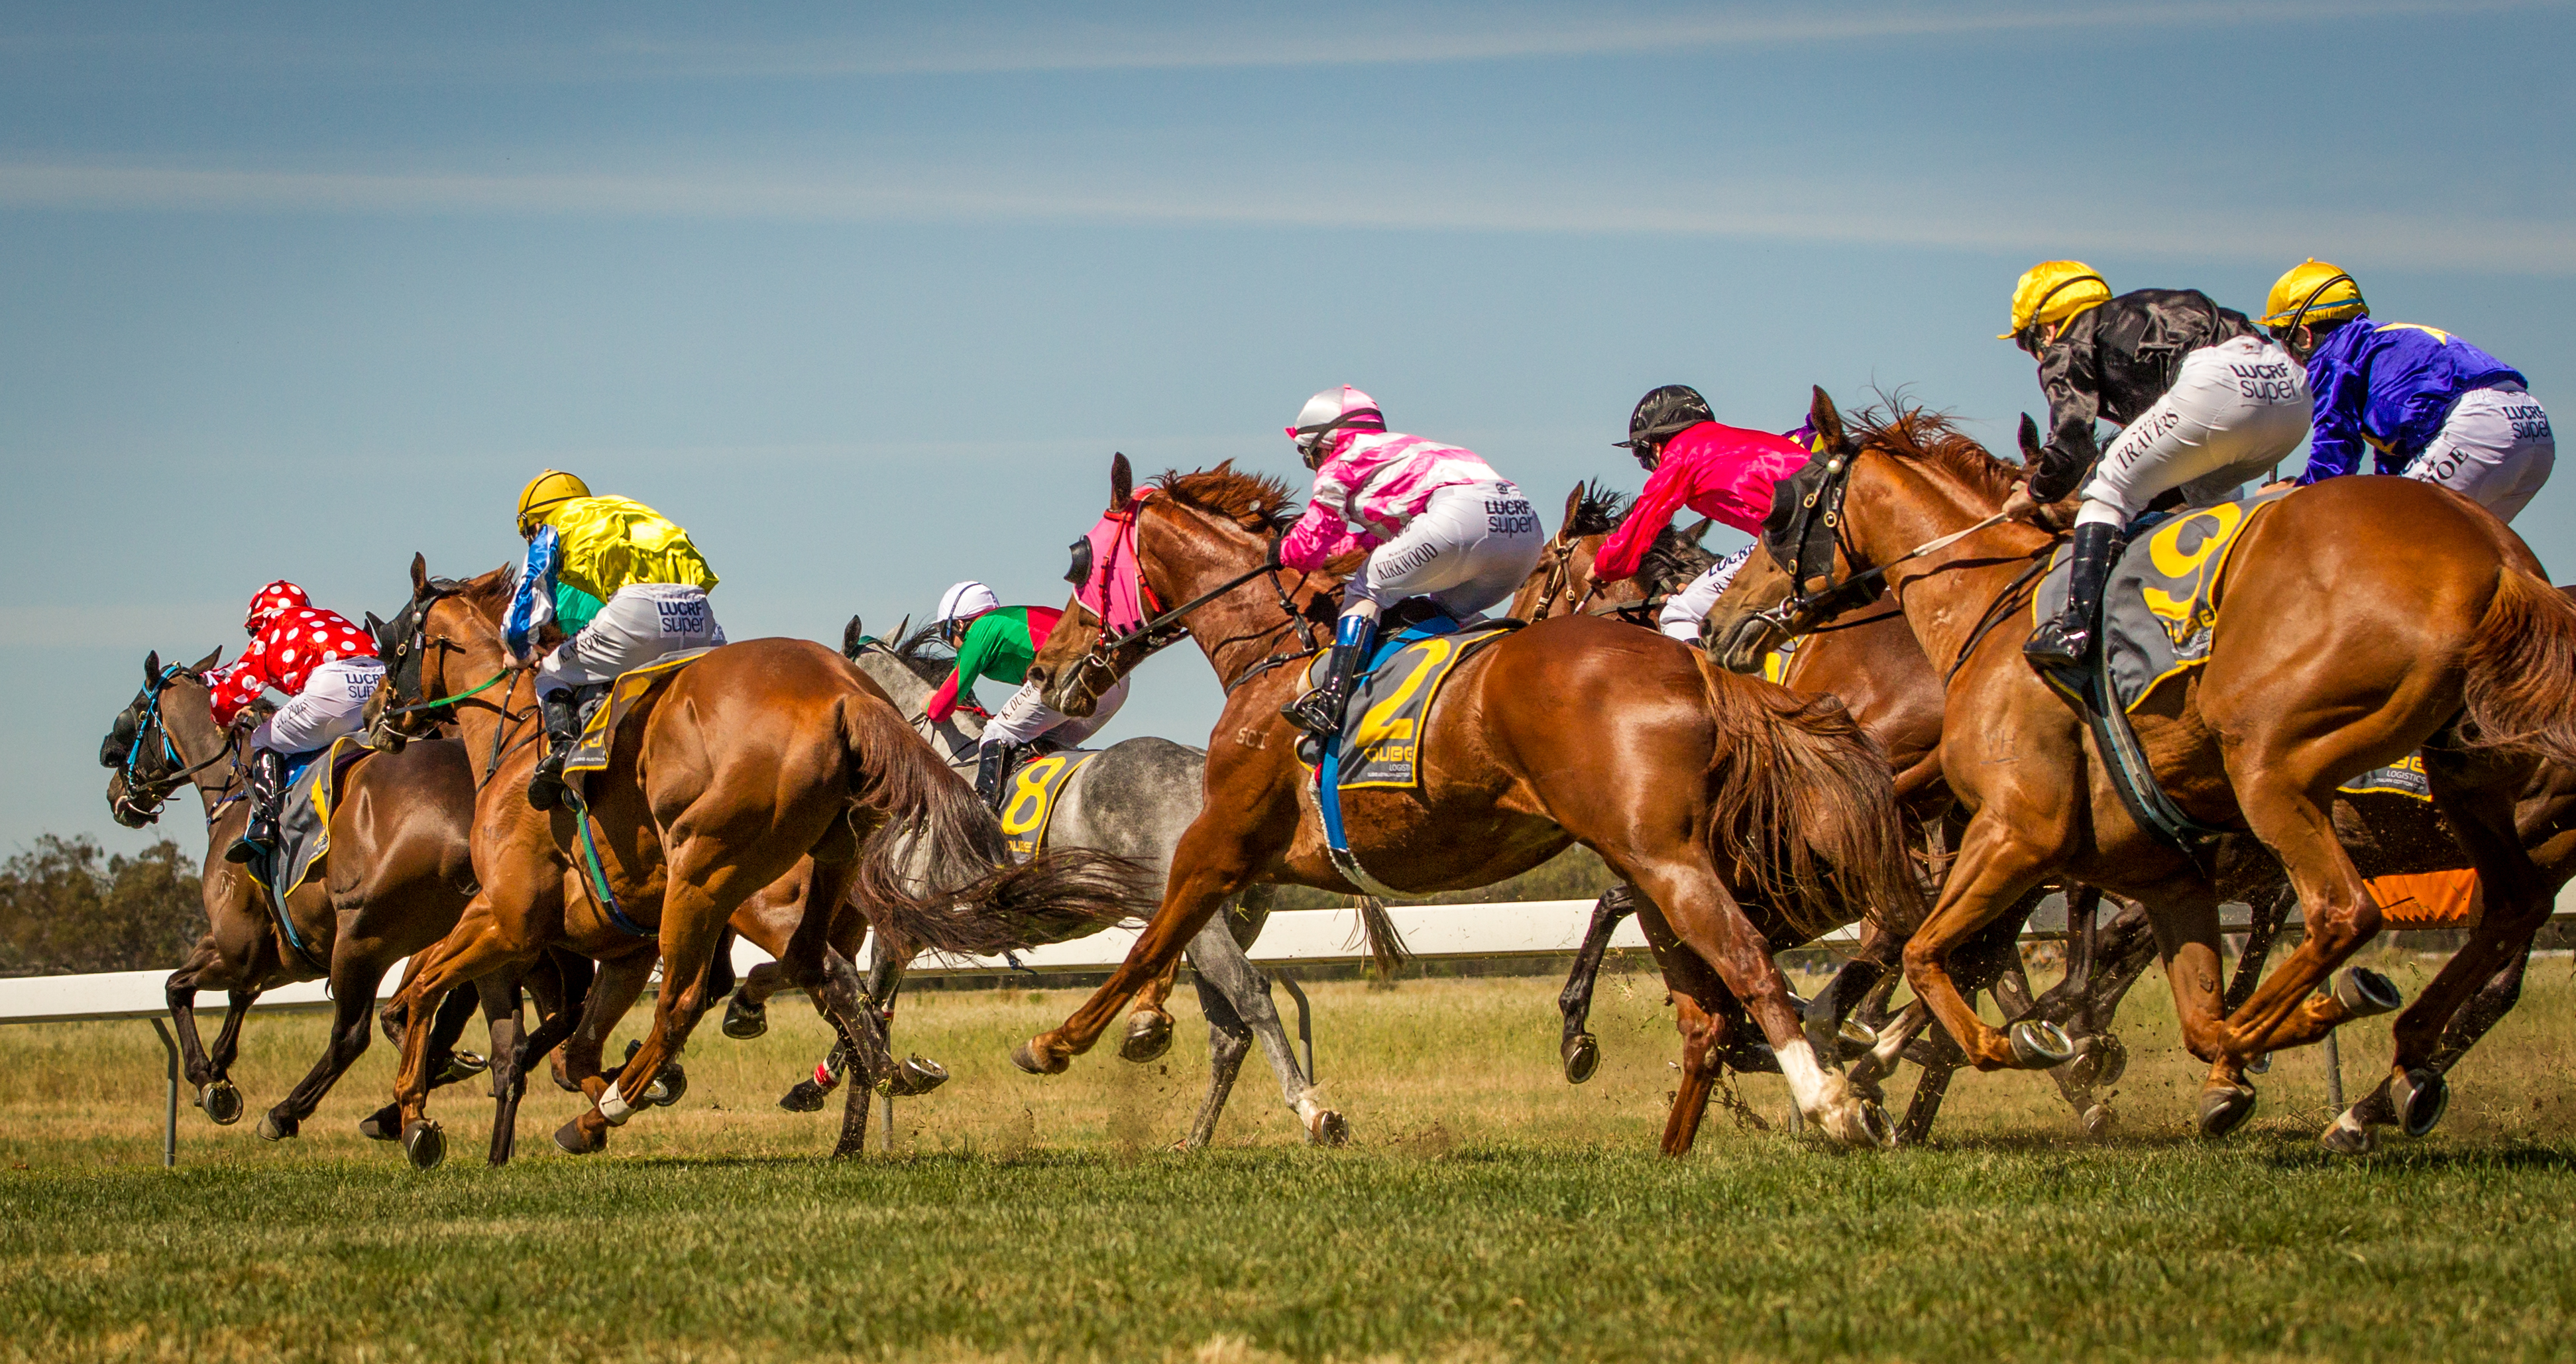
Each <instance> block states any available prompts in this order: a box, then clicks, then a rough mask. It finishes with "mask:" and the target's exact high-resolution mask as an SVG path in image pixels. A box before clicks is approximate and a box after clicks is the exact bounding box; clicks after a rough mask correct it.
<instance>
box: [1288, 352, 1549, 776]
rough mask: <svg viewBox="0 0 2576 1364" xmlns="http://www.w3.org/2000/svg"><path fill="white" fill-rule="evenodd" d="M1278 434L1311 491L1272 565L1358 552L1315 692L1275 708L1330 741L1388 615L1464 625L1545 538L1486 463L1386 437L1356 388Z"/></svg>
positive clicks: (1329, 397)
mask: <svg viewBox="0 0 2576 1364" xmlns="http://www.w3.org/2000/svg"><path fill="white" fill-rule="evenodd" d="M1288 435H1289V437H1290V438H1291V439H1292V440H1294V441H1296V443H1297V453H1298V454H1300V455H1301V456H1303V457H1304V458H1305V461H1306V467H1307V468H1309V469H1312V470H1314V471H1315V491H1314V496H1313V498H1312V499H1311V500H1310V501H1309V503H1308V505H1307V507H1306V514H1305V515H1304V516H1302V517H1300V518H1298V521H1297V524H1296V525H1295V526H1293V527H1290V528H1289V531H1288V533H1287V534H1286V535H1284V536H1281V537H1280V538H1279V540H1278V542H1277V546H1276V548H1275V551H1274V552H1275V553H1276V554H1277V556H1278V560H1279V562H1280V563H1281V564H1282V565H1284V566H1285V567H1288V568H1293V569H1296V570H1297V571H1299V572H1301V573H1313V572H1318V571H1320V570H1322V569H1323V568H1324V566H1325V565H1326V564H1329V563H1331V562H1332V561H1333V560H1334V559H1335V558H1337V557H1339V556H1341V555H1343V554H1345V553H1348V552H1350V551H1351V550H1354V549H1366V550H1367V551H1368V559H1367V561H1366V562H1364V563H1362V564H1361V565H1360V567H1359V568H1358V569H1357V570H1356V571H1354V572H1353V573H1352V574H1351V576H1350V579H1349V580H1348V581H1347V582H1345V583H1344V584H1343V586H1342V614H1341V619H1340V620H1338V621H1337V622H1335V624H1334V629H1333V653H1332V658H1331V660H1330V662H1329V663H1327V665H1326V666H1325V670H1324V680H1323V684H1322V685H1320V686H1318V687H1316V688H1315V690H1313V691H1311V692H1308V693H1307V694H1306V695H1304V696H1302V697H1299V698H1298V699H1297V700H1295V701H1292V702H1290V703H1288V704H1287V705H1286V706H1284V707H1282V708H1281V712H1280V713H1281V714H1284V715H1286V716H1287V717H1288V718H1289V719H1290V720H1291V721H1293V722H1294V723H1295V724H1296V725H1297V727H1298V728H1300V729H1303V730H1305V731H1306V732H1308V733H1310V734H1313V735H1315V736H1317V737H1318V738H1328V737H1330V736H1331V735H1332V734H1334V733H1336V732H1337V731H1339V730H1340V729H1341V727H1342V710H1343V708H1344V707H1345V706H1347V705H1349V704H1350V699H1351V691H1352V689H1353V687H1354V686H1356V685H1357V681H1358V678H1359V672H1360V669H1361V667H1362V666H1364V665H1365V664H1366V663H1367V661H1368V656H1369V649H1370V646H1371V645H1373V644H1375V643H1376V642H1377V625H1378V618H1379V616H1380V615H1381V614H1382V613H1383V612H1384V610H1385V609H1386V608H1387V607H1390V606H1393V605H1395V604H1396V603H1397V602H1400V601H1403V600H1404V599H1406V598H1408V597H1428V598H1430V599H1431V600H1432V601H1433V602H1434V603H1435V604H1437V605H1438V606H1439V607H1440V609H1441V610H1443V611H1446V612H1448V613H1449V615H1450V616H1451V617H1452V618H1455V619H1457V620H1459V621H1460V622H1462V623H1465V622H1468V621H1471V620H1473V619H1474V618H1475V617H1476V616H1477V615H1478V614H1479V613H1481V612H1482V611H1483V610H1484V609H1485V608H1486V607H1488V606H1492V605H1494V604H1495V603H1496V602H1500V601H1504V600H1506V599H1508V598H1509V597H1510V596H1511V595H1512V593H1513V592H1515V591H1517V590H1519V588H1520V585H1521V583H1522V582H1524V581H1526V580H1527V579H1528V577H1529V575H1530V571H1531V570H1533V569H1535V568H1537V567H1538V561H1539V556H1540V555H1541V554H1542V553H1544V552H1545V550H1546V548H1547V541H1546V537H1545V536H1543V535H1541V534H1540V533H1539V528H1538V515H1537V513H1535V512H1534V511H1532V510H1531V509H1530V504H1529V498H1528V497H1527V496H1525V495H1523V494H1522V492H1521V490H1520V488H1519V487H1518V486H1516V485H1514V484H1513V483H1511V482H1509V481H1508V480H1506V479H1504V478H1503V477H1502V476H1501V475H1500V474H1497V473H1495V472H1494V470H1493V466H1492V465H1489V464H1487V463H1485V461H1484V460H1483V459H1481V458H1479V457H1478V456H1477V455H1476V453H1475V452H1474V451H1472V450H1462V449H1460V448H1458V447H1457V446H1454V445H1440V444H1437V443H1434V442H1432V441H1428V440H1424V439H1423V438H1422V437H1420V436H1405V435H1398V434H1395V433H1393V432H1390V431H1388V430H1387V429H1386V419H1385V417H1384V416H1382V415H1380V413H1379V412H1378V408H1377V403H1376V401H1375V400H1373V399H1371V398H1370V397H1369V396H1368V395H1367V394H1365V393H1362V392H1360V391H1359V390H1358V389H1355V388H1351V387H1349V386H1347V385H1345V386H1343V387H1341V388H1337V389H1331V388H1328V389H1326V390H1324V391H1323V392H1321V393H1318V394H1316V395H1315V396H1314V397H1312V398H1309V399H1307V400H1306V406H1305V408H1304V410H1302V411H1300V412H1299V413H1298V414H1297V424H1296V425H1294V426H1291V427H1289V428H1288Z"/></svg>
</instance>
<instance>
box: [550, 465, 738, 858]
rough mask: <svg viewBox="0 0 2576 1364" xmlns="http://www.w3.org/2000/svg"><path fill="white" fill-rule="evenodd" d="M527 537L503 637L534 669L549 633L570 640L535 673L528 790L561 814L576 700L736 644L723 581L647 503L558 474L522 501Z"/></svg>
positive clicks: (576, 729) (577, 726)
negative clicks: (537, 729)
mask: <svg viewBox="0 0 2576 1364" xmlns="http://www.w3.org/2000/svg"><path fill="white" fill-rule="evenodd" d="M519 537H520V538H521V539H523V540H526V541H527V542H528V553H527V558H526V559H525V560H524V561H522V562H521V563H520V564H519V566H518V571H517V574H516V577H517V590H516V591H514V592H513V593H512V594H511V597H510V611H509V614H508V615H507V616H506V617H504V623H503V627H502V637H503V639H504V640H505V641H506V642H507V643H508V645H509V649H510V656H511V657H512V658H514V659H522V660H525V659H530V658H533V656H534V655H533V652H532V649H533V645H534V643H535V641H536V637H537V632H538V631H539V630H541V629H543V628H544V627H545V626H546V625H547V623H549V622H552V623H553V624H554V625H555V627H556V628H557V629H559V630H561V631H562V632H563V635H564V641H563V643H561V644H559V645H557V646H556V647H555V648H554V649H553V650H552V651H551V652H549V653H547V654H546V656H545V657H544V658H543V659H542V660H539V661H538V662H537V663H536V675H537V676H536V687H537V701H538V704H539V707H540V708H541V709H542V710H543V712H544V714H545V726H546V754H545V756H544V757H543V758H541V759H539V760H538V762H537V770H536V772H535V773H534V774H533V775H531V776H530V777H529V778H528V804H530V805H532V806H535V807H536V808H537V809H540V810H551V809H553V808H555V804H556V803H557V802H558V801H560V800H561V799H562V798H563V791H564V780H563V766H564V759H565V758H566V757H568V756H569V755H570V754H571V752H572V746H573V742H574V741H575V740H577V739H579V738H580V737H581V719H580V716H579V713H578V712H577V710H576V709H575V705H574V693H575V692H576V691H577V690H578V689H580V688H582V687H586V686H591V685H595V684H599V683H606V682H614V681H616V680H617V676H618V674H620V673H623V672H626V671H628V670H630V669H634V668H640V667H642V666H644V665H645V664H647V663H650V662H652V661H654V660H655V659H658V658H662V657H665V656H667V655H670V654H676V653H681V652H685V651H687V650H690V649H703V648H708V647H711V646H713V645H718V644H722V643H724V642H725V635H724V629H723V627H721V626H719V625H717V624H716V618H715V612H714V611H713V610H712V609H711V608H710V607H709V606H708V605H707V592H708V590H709V589H710V588H713V587H714V586H715V585H716V575H715V572H714V571H713V570H712V569H709V568H708V567H707V561H706V560H705V559H703V558H701V557H699V555H698V548H697V546H696V545H693V544H691V543H689V533H688V532H687V531H684V530H682V529H680V528H679V527H678V526H676V525H673V524H672V523H671V522H669V521H667V520H665V519H663V517H662V516H661V514H660V513H658V512H656V511H654V510H653V509H652V508H651V507H648V506H645V505H644V504H643V503H641V502H636V501H633V500H631V499H628V498H623V497H593V496H591V492H590V487H589V485H588V484H585V483H583V482H582V481H581V480H580V479H578V478H575V477H574V476H572V475H571V474H567V473H560V472H558V471H556V470H553V469H548V470H546V471H545V472H544V473H542V474H539V475H537V476H536V478H535V479H533V480H531V481H530V482H529V484H528V486H527V487H526V488H524V489H522V490H521V491H520V493H519Z"/></svg>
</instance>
